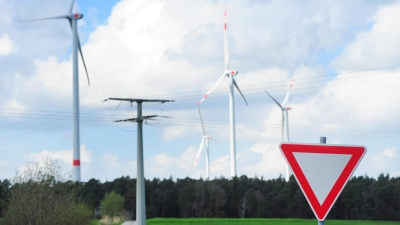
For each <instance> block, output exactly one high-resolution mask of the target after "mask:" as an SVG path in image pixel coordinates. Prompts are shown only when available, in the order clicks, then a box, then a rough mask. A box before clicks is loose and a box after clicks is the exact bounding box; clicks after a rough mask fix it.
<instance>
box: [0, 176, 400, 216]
mask: <svg viewBox="0 0 400 225" xmlns="http://www.w3.org/2000/svg"><path fill="white" fill-rule="evenodd" d="M80 186H81V188H80V190H81V193H80V196H81V199H82V200H83V201H84V202H86V204H88V205H89V206H90V207H92V208H93V209H95V208H98V207H99V206H100V202H101V201H102V199H103V198H104V195H105V194H106V193H109V192H111V191H114V192H116V193H117V194H120V195H122V196H124V197H125V199H126V201H125V205H124V209H125V216H126V215H129V217H132V219H135V211H136V179H132V178H129V177H121V178H117V179H115V180H114V181H111V182H104V183H102V182H100V181H99V180H96V179H91V180H89V181H88V182H84V183H81V184H80ZM10 188H12V187H11V184H10V182H9V181H8V180H4V181H2V182H0V198H1V199H2V201H4V200H5V199H6V196H7V191H9V190H10ZM146 207H147V208H146V213H147V218H154V217H175V218H188V217H228V218H238V217H246V218H314V214H313V212H312V211H311V209H310V207H309V205H308V203H307V200H306V199H305V198H304V196H303V193H302V192H301V190H300V188H299V186H298V184H297V182H296V181H295V179H294V177H291V178H290V181H289V182H285V181H284V179H283V178H282V177H279V178H277V179H271V180H264V179H263V178H262V177H261V178H257V177H256V178H248V177H247V176H241V177H235V178H233V179H227V178H223V177H221V178H217V179H214V180H211V181H205V180H201V179H200V180H195V179H191V178H185V179H176V180H174V179H172V178H170V179H163V180H160V179H153V180H146ZM2 210H3V209H2V208H0V213H1V211H2ZM327 219H347V220H348V219H350V220H391V221H400V177H397V178H393V177H392V178H390V177H389V175H383V174H381V175H380V176H379V177H378V179H374V178H370V177H368V176H360V177H353V178H351V179H350V180H349V182H348V183H347V186H346V187H345V189H344V190H343V192H342V194H341V195H340V197H339V198H338V199H337V201H336V203H335V205H334V206H333V207H332V209H331V211H330V213H329V215H328V217H327Z"/></svg>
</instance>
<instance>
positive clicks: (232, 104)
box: [197, 11, 247, 177]
mask: <svg viewBox="0 0 400 225" xmlns="http://www.w3.org/2000/svg"><path fill="white" fill-rule="evenodd" d="M226 30H227V26H226V11H225V23H224V45H225V54H224V55H225V67H224V72H223V74H222V75H221V77H220V78H219V79H218V80H217V82H215V84H214V86H212V87H211V89H210V90H209V91H208V92H207V94H206V95H205V96H204V97H203V98H202V99H201V100H200V101H199V102H198V103H197V105H198V106H199V107H200V104H201V103H202V102H203V101H204V100H205V99H206V98H207V97H208V96H209V95H210V94H211V92H212V91H213V90H214V89H215V88H216V87H217V86H218V84H219V83H220V82H221V80H222V78H224V77H228V78H229V118H230V153H231V157H230V158H231V177H235V176H236V140H235V102H234V96H233V94H234V93H233V91H234V90H233V86H235V87H236V89H237V90H238V91H239V93H240V94H241V95H242V97H243V99H244V101H245V102H246V105H247V101H246V98H245V97H244V96H243V94H242V92H241V91H240V89H239V87H238V85H237V84H236V81H235V79H234V78H233V76H234V75H237V74H238V71H237V70H229V51H228V38H227V33H226Z"/></svg>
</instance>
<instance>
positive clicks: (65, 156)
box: [24, 145, 92, 165]
mask: <svg viewBox="0 0 400 225" xmlns="http://www.w3.org/2000/svg"><path fill="white" fill-rule="evenodd" d="M45 159H51V160H58V161H59V162H63V163H64V164H66V165H71V164H72V150H61V151H49V150H43V151H41V152H38V153H30V154H27V155H25V156H24V161H26V162H39V164H40V163H43V162H44V160H45ZM91 161H92V152H91V151H89V150H87V149H86V147H85V146H84V145H81V163H83V164H90V163H91Z"/></svg>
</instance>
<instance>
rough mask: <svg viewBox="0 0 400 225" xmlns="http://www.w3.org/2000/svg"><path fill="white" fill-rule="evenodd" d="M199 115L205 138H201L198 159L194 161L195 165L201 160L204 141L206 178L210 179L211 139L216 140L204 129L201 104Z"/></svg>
mask: <svg viewBox="0 0 400 225" xmlns="http://www.w3.org/2000/svg"><path fill="white" fill-rule="evenodd" d="M199 115H200V120H201V126H202V128H203V138H202V139H201V143H200V147H199V151H198V152H197V156H196V160H195V161H194V164H193V167H195V166H196V165H197V162H198V161H199V157H200V154H201V151H202V150H203V148H204V143H205V145H206V180H208V179H210V156H209V140H210V139H211V140H214V139H212V137H211V136H209V135H206V132H205V129H204V124H203V118H202V116H201V111H200V106H199Z"/></svg>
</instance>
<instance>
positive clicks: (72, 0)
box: [68, 0, 75, 13]
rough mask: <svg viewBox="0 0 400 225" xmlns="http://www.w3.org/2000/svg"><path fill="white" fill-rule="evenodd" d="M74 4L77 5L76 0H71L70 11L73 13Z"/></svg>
mask: <svg viewBox="0 0 400 225" xmlns="http://www.w3.org/2000/svg"><path fill="white" fill-rule="evenodd" d="M74 5H75V0H71V3H70V5H69V11H68V12H69V13H72V9H73V8H74Z"/></svg>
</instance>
